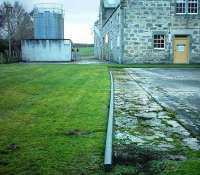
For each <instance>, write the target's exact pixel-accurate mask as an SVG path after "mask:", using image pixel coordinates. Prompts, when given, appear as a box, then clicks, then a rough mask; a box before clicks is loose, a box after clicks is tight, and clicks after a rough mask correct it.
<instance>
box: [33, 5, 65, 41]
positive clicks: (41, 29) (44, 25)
mask: <svg viewBox="0 0 200 175" xmlns="http://www.w3.org/2000/svg"><path fill="white" fill-rule="evenodd" d="M34 37H35V39H64V10H63V6H62V5H59V4H37V5H35V8H34Z"/></svg>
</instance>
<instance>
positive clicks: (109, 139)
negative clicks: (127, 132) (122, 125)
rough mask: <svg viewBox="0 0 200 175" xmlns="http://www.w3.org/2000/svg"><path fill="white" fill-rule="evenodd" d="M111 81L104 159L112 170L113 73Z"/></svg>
mask: <svg viewBox="0 0 200 175" xmlns="http://www.w3.org/2000/svg"><path fill="white" fill-rule="evenodd" d="M110 81H111V89H110V106H109V118H108V128H107V138H106V147H105V157H104V166H105V168H107V169H108V168H111V166H112V139H113V109H114V102H113V99H114V92H113V91H114V83H113V76H112V73H111V72H110Z"/></svg>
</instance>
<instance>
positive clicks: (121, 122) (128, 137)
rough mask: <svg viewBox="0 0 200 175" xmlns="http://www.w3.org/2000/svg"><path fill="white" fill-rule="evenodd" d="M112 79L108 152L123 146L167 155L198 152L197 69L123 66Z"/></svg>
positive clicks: (199, 76)
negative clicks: (111, 137)
mask: <svg viewBox="0 0 200 175" xmlns="http://www.w3.org/2000/svg"><path fill="white" fill-rule="evenodd" d="M113 77H114V87H115V88H114V104H115V105H114V106H115V108H114V128H115V132H114V145H115V146H114V148H116V149H114V155H118V156H120V154H124V152H123V149H118V148H120V147H123V146H124V145H127V146H128V145H134V146H136V147H135V149H138V150H140V151H141V150H144V151H145V150H146V148H148V150H149V151H148V154H150V155H153V154H154V153H155V152H158V153H159V155H160V154H163V152H165V154H164V155H166V156H167V155H168V157H170V159H173V158H176V157H177V156H178V157H182V156H187V155H186V154H185V152H187V150H192V151H194V152H195V151H200V142H199V131H200V130H199V129H200V125H199V122H200V117H199V113H200V105H199V103H200V69H133V68H128V69H120V70H115V71H113ZM119 150H120V151H121V153H119ZM140 151H139V152H137V153H138V155H137V156H139V157H140V156H141V154H142V152H143V151H141V152H140ZM174 156H175V157H174ZM122 157H123V156H122Z"/></svg>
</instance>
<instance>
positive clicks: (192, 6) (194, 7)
mask: <svg viewBox="0 0 200 175" xmlns="http://www.w3.org/2000/svg"><path fill="white" fill-rule="evenodd" d="M188 13H189V14H197V13H198V0H188Z"/></svg>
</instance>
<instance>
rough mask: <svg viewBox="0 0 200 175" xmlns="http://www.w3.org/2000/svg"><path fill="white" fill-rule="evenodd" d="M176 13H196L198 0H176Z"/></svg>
mask: <svg viewBox="0 0 200 175" xmlns="http://www.w3.org/2000/svg"><path fill="white" fill-rule="evenodd" d="M176 13H177V14H197V13H198V0H176Z"/></svg>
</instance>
